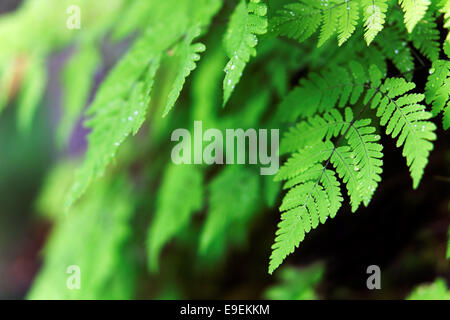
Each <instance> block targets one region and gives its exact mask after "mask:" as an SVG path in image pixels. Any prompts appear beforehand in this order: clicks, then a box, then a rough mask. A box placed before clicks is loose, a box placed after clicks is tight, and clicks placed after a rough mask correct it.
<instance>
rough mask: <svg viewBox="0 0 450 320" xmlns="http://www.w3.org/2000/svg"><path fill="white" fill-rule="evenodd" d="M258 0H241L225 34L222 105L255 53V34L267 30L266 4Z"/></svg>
mask: <svg viewBox="0 0 450 320" xmlns="http://www.w3.org/2000/svg"><path fill="white" fill-rule="evenodd" d="M259 2H260V0H251V1H250V3H248V4H247V3H246V0H241V2H239V4H238V5H237V7H236V9H235V10H234V12H233V14H232V16H231V21H230V23H229V25H228V30H227V33H226V35H225V39H224V42H225V49H226V52H227V55H228V57H229V58H230V60H229V61H228V63H227V65H226V66H225V79H224V80H223V91H224V98H223V105H225V104H226V103H227V101H228V99H229V98H230V95H231V93H232V92H233V90H234V87H235V86H236V84H237V83H238V82H239V80H240V78H241V75H242V72H243V71H244V68H245V65H246V64H247V63H248V62H249V60H250V57H251V56H255V55H256V50H255V46H256V44H257V43H258V38H257V37H256V35H261V34H265V33H266V32H267V18H266V14H267V6H266V5H265V4H264V3H259Z"/></svg>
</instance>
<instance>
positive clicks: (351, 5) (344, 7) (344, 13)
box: [336, 0, 359, 46]
mask: <svg viewBox="0 0 450 320" xmlns="http://www.w3.org/2000/svg"><path fill="white" fill-rule="evenodd" d="M336 8H337V12H338V13H337V15H338V17H339V18H338V44H339V46H341V45H342V44H343V43H344V42H345V41H347V40H348V38H350V36H351V35H352V34H353V32H355V29H356V25H357V24H358V19H359V4H358V2H357V1H351V0H345V1H344V2H343V3H341V4H340V5H337V6H336Z"/></svg>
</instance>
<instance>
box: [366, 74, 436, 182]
mask: <svg viewBox="0 0 450 320" xmlns="http://www.w3.org/2000/svg"><path fill="white" fill-rule="evenodd" d="M414 87H415V84H414V83H412V82H407V81H406V80H404V79H401V78H388V79H386V80H385V82H384V84H383V85H382V86H381V87H380V91H379V92H377V94H376V95H375V97H374V99H373V101H372V105H371V107H372V108H377V116H378V117H380V118H381V119H380V124H381V125H383V126H387V128H386V134H388V135H391V136H392V137H393V138H396V137H398V139H397V147H400V146H402V145H403V156H404V157H405V158H406V164H407V165H408V166H409V168H410V173H411V177H412V179H413V188H414V189H415V188H417V186H418V185H419V182H420V180H421V178H422V175H423V172H424V168H425V166H426V164H427V163H428V155H429V153H430V151H431V150H432V149H433V143H432V142H431V141H433V140H435V139H436V134H435V133H434V130H435V129H436V126H435V125H434V124H433V123H432V122H430V121H426V120H428V119H430V118H431V117H432V114H431V113H430V112H427V111H425V106H423V105H421V104H420V102H421V101H422V100H423V99H424V95H423V94H413V93H408V92H409V91H410V90H412V89H414Z"/></svg>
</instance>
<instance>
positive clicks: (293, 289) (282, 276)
mask: <svg viewBox="0 0 450 320" xmlns="http://www.w3.org/2000/svg"><path fill="white" fill-rule="evenodd" d="M323 273H324V267H323V266H322V265H320V264H316V265H312V266H309V267H308V268H304V269H297V268H293V267H285V268H282V269H281V270H280V272H279V274H278V277H277V278H278V281H279V284H277V285H275V286H273V287H270V288H268V289H267V290H266V292H265V297H266V298H267V299H272V300H316V299H319V296H318V295H317V293H316V290H315V288H316V286H317V284H318V283H320V281H321V280H322V277H323Z"/></svg>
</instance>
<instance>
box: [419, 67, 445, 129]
mask: <svg viewBox="0 0 450 320" xmlns="http://www.w3.org/2000/svg"><path fill="white" fill-rule="evenodd" d="M449 96H450V61H447V60H437V61H436V62H434V63H433V66H432V68H431V69H430V76H429V77H428V81H427V84H426V87H425V97H426V102H427V103H431V104H432V106H433V108H432V112H433V114H434V115H438V114H439V113H441V112H443V119H442V121H443V127H444V129H445V130H447V129H448V128H449V127H450V101H449Z"/></svg>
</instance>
